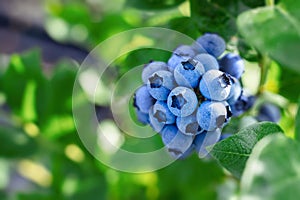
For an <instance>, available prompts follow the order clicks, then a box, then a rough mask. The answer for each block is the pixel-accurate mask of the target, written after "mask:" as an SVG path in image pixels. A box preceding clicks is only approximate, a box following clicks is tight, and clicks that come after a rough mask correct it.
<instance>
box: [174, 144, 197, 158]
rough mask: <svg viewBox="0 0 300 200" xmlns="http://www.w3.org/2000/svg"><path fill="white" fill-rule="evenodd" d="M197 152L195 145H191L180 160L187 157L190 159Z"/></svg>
mask: <svg viewBox="0 0 300 200" xmlns="http://www.w3.org/2000/svg"><path fill="white" fill-rule="evenodd" d="M194 150H195V145H194V144H191V146H190V147H189V148H188V149H187V150H186V151H185V152H184V153H183V154H182V155H181V156H180V157H179V158H178V159H180V160H183V159H185V158H187V157H189V156H190V155H191V154H192V153H193V152H194Z"/></svg>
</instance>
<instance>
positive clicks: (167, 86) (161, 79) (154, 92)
mask: <svg viewBox="0 0 300 200" xmlns="http://www.w3.org/2000/svg"><path fill="white" fill-rule="evenodd" d="M174 87H175V81H174V77H173V74H172V73H171V72H169V71H163V70H160V71H157V72H154V73H153V74H152V75H151V76H150V77H149V78H148V82H147V88H148V91H149V93H150V94H151V96H152V97H153V98H154V99H157V100H160V101H163V100H166V99H167V98H168V95H169V93H170V91H171V90H172V89H173V88H174Z"/></svg>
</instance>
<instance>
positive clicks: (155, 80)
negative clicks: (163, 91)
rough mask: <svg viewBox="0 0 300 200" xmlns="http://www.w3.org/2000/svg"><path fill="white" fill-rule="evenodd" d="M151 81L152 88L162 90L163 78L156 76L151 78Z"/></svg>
mask: <svg viewBox="0 0 300 200" xmlns="http://www.w3.org/2000/svg"><path fill="white" fill-rule="evenodd" d="M149 81H150V87H151V88H160V87H161V86H162V83H163V78H162V77H160V76H158V75H157V74H154V76H152V77H150V78H149Z"/></svg>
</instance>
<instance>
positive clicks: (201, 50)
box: [191, 41, 207, 54]
mask: <svg viewBox="0 0 300 200" xmlns="http://www.w3.org/2000/svg"><path fill="white" fill-rule="evenodd" d="M191 47H192V48H193V49H194V51H195V52H196V54H200V53H203V54H207V51H206V50H205V49H204V48H203V46H202V45H201V44H199V43H198V42H197V41H196V42H194V43H193V44H192V46H191Z"/></svg>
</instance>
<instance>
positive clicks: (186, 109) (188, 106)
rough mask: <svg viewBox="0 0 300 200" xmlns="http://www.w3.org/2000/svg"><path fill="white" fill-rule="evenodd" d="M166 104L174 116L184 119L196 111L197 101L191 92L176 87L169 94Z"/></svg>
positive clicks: (187, 89) (185, 88)
mask: <svg viewBox="0 0 300 200" xmlns="http://www.w3.org/2000/svg"><path fill="white" fill-rule="evenodd" d="M167 103H168V107H169V109H170V111H171V112H172V113H173V114H174V115H175V116H178V117H186V116H188V115H191V114H192V113H193V112H194V111H195V110H196V108H197V105H198V100H197V96H196V94H195V92H194V91H193V90H191V89H189V88H187V87H176V88H174V89H173V90H172V91H171V93H170V94H169V96H168V100H167Z"/></svg>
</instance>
